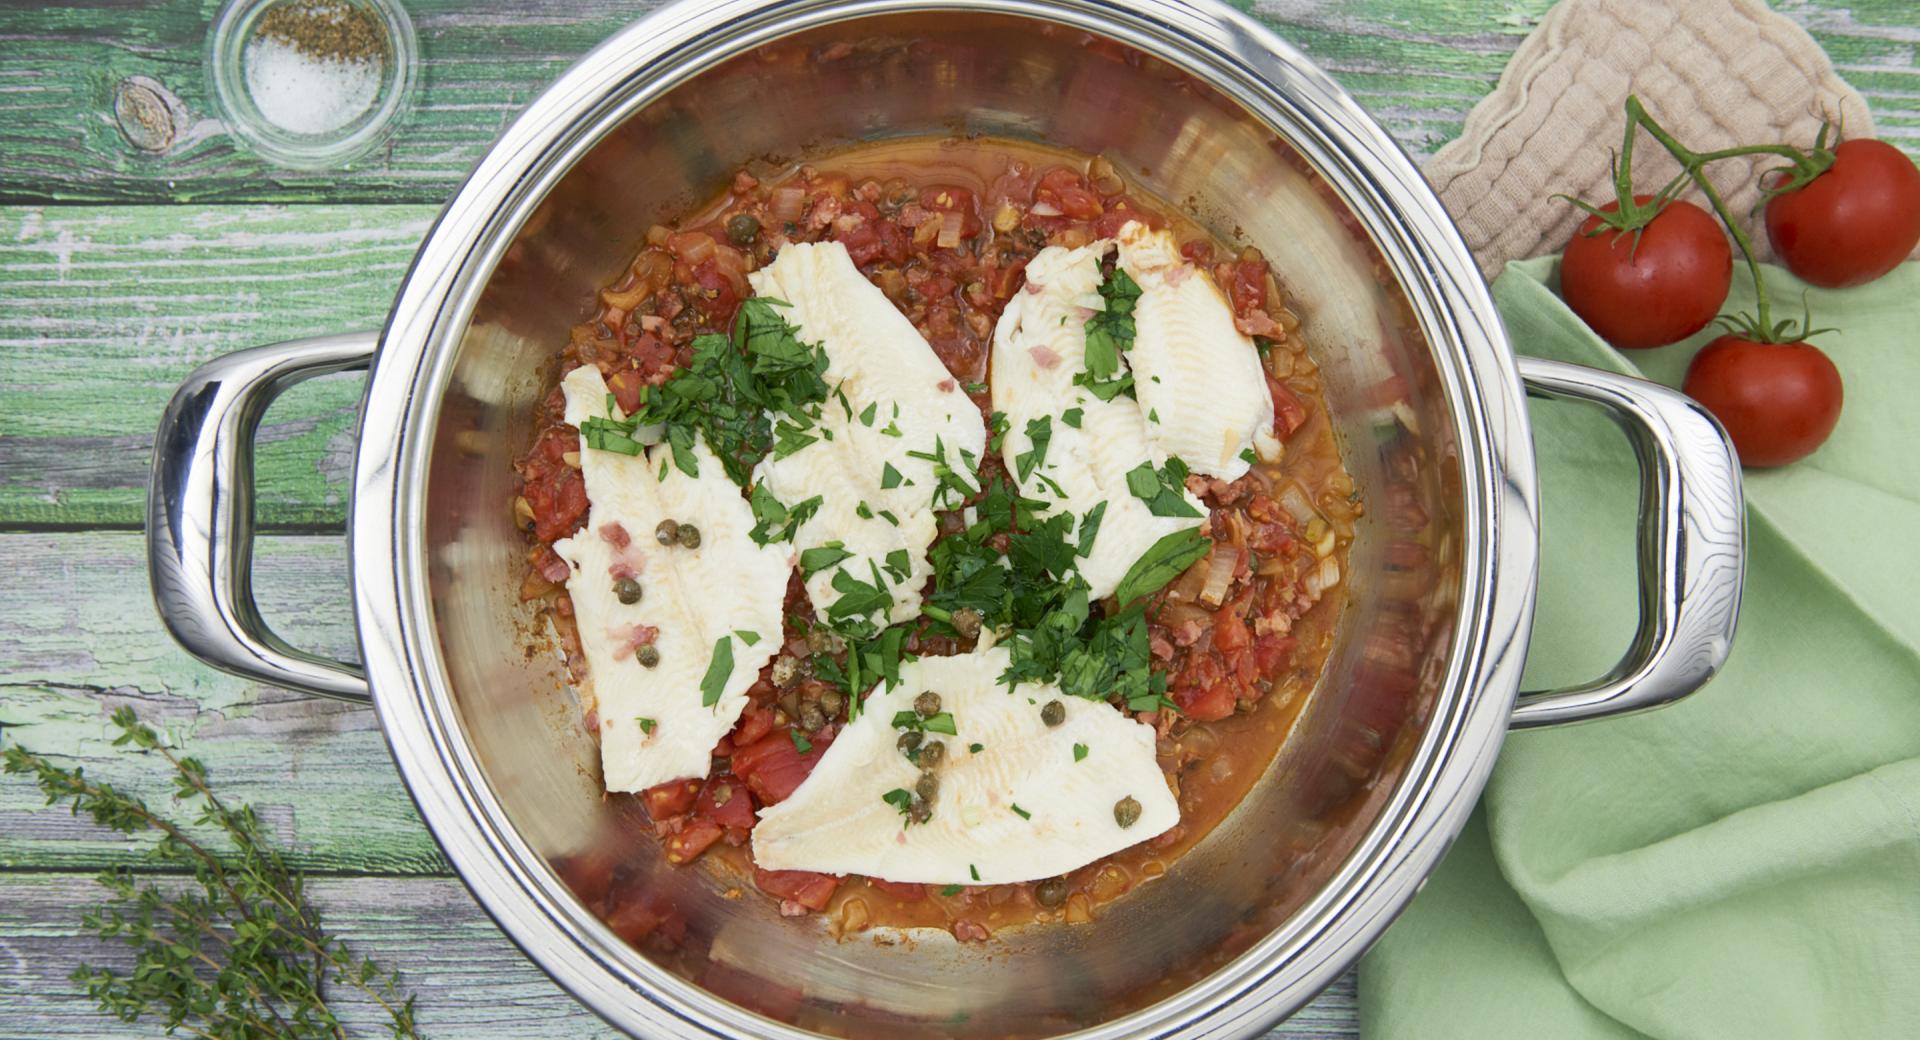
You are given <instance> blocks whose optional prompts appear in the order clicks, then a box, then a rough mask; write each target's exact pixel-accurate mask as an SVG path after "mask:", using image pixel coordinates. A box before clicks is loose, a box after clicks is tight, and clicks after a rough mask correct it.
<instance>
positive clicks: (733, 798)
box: [693, 776, 754, 835]
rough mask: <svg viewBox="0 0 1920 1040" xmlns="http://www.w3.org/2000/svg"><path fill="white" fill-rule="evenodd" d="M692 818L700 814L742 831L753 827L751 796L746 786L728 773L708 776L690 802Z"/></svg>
mask: <svg viewBox="0 0 1920 1040" xmlns="http://www.w3.org/2000/svg"><path fill="white" fill-rule="evenodd" d="M693 814H694V817H695V818H696V819H700V818H704V819H708V820H712V821H713V822H715V823H717V824H719V825H720V826H722V827H725V828H726V829H727V830H729V831H738V832H740V834H741V835H745V833H746V832H747V831H750V830H752V829H753V824H754V815H753V796H752V795H750V794H748V793H747V786H746V785H745V784H743V783H741V782H740V781H739V780H738V779H735V778H734V777H730V776H710V777H708V778H707V782H706V783H705V784H703V785H701V788H700V798H699V800H698V801H696V802H694V803H693Z"/></svg>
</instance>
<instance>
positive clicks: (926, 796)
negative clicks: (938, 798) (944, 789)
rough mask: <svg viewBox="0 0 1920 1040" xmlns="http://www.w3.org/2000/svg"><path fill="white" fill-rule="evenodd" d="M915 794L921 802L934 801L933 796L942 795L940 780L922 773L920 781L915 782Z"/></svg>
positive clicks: (930, 774)
mask: <svg viewBox="0 0 1920 1040" xmlns="http://www.w3.org/2000/svg"><path fill="white" fill-rule="evenodd" d="M922 753H923V754H924V752H922ZM913 793H914V794H915V795H917V796H919V798H920V800H921V801H926V802H931V801H933V796H934V795H936V794H939V793H940V778H939V777H937V776H934V775H933V774H932V773H921V774H920V779H918V780H916V781H914V784H913Z"/></svg>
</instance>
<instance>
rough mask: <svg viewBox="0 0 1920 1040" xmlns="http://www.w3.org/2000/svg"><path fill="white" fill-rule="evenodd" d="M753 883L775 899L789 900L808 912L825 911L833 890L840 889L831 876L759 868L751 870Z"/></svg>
mask: <svg viewBox="0 0 1920 1040" xmlns="http://www.w3.org/2000/svg"><path fill="white" fill-rule="evenodd" d="M753 883H754V884H755V885H756V886H758V887H759V889H760V891H762V892H765V893H766V894H768V895H770V896H772V897H773V898H775V899H791V900H793V901H794V902H796V903H799V904H800V905H801V906H804V907H806V908H807V909H809V910H825V909H826V908H827V901H828V900H829V899H832V898H833V890H834V889H836V888H839V887H840V879H839V878H837V877H834V876H833V875H832V874H815V873H814V872H812V871H810V870H761V869H760V868H759V867H755V868H753Z"/></svg>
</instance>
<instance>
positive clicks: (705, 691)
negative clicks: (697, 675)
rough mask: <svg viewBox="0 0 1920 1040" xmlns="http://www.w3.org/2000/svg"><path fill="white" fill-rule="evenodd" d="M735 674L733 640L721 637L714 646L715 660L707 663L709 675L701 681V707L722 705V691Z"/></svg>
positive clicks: (729, 637)
mask: <svg viewBox="0 0 1920 1040" xmlns="http://www.w3.org/2000/svg"><path fill="white" fill-rule="evenodd" d="M732 674H733V638H732V637H731V636H721V637H720V638H719V639H717V640H715V641H714V644H713V660H711V661H709V662H708V663H707V674H706V676H705V677H703V678H702V679H701V680H700V706H701V707H703V708H711V707H713V706H714V705H716V704H718V703H720V691H721V690H723V689H725V688H726V685H727V677H728V676H730V675H732Z"/></svg>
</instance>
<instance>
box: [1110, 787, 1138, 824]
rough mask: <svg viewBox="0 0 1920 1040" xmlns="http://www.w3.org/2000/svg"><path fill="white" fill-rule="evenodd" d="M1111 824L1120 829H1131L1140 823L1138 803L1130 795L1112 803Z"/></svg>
mask: <svg viewBox="0 0 1920 1040" xmlns="http://www.w3.org/2000/svg"><path fill="white" fill-rule="evenodd" d="M1113 822H1115V823H1117V824H1119V825H1120V826H1121V828H1123V829H1124V828H1127V827H1131V826H1133V825H1134V824H1136V823H1139V822H1140V802H1139V801H1138V800H1136V799H1135V798H1134V797H1133V796H1132V795H1128V796H1126V797H1125V798H1122V799H1120V800H1119V801H1117V802H1115V803H1113Z"/></svg>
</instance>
